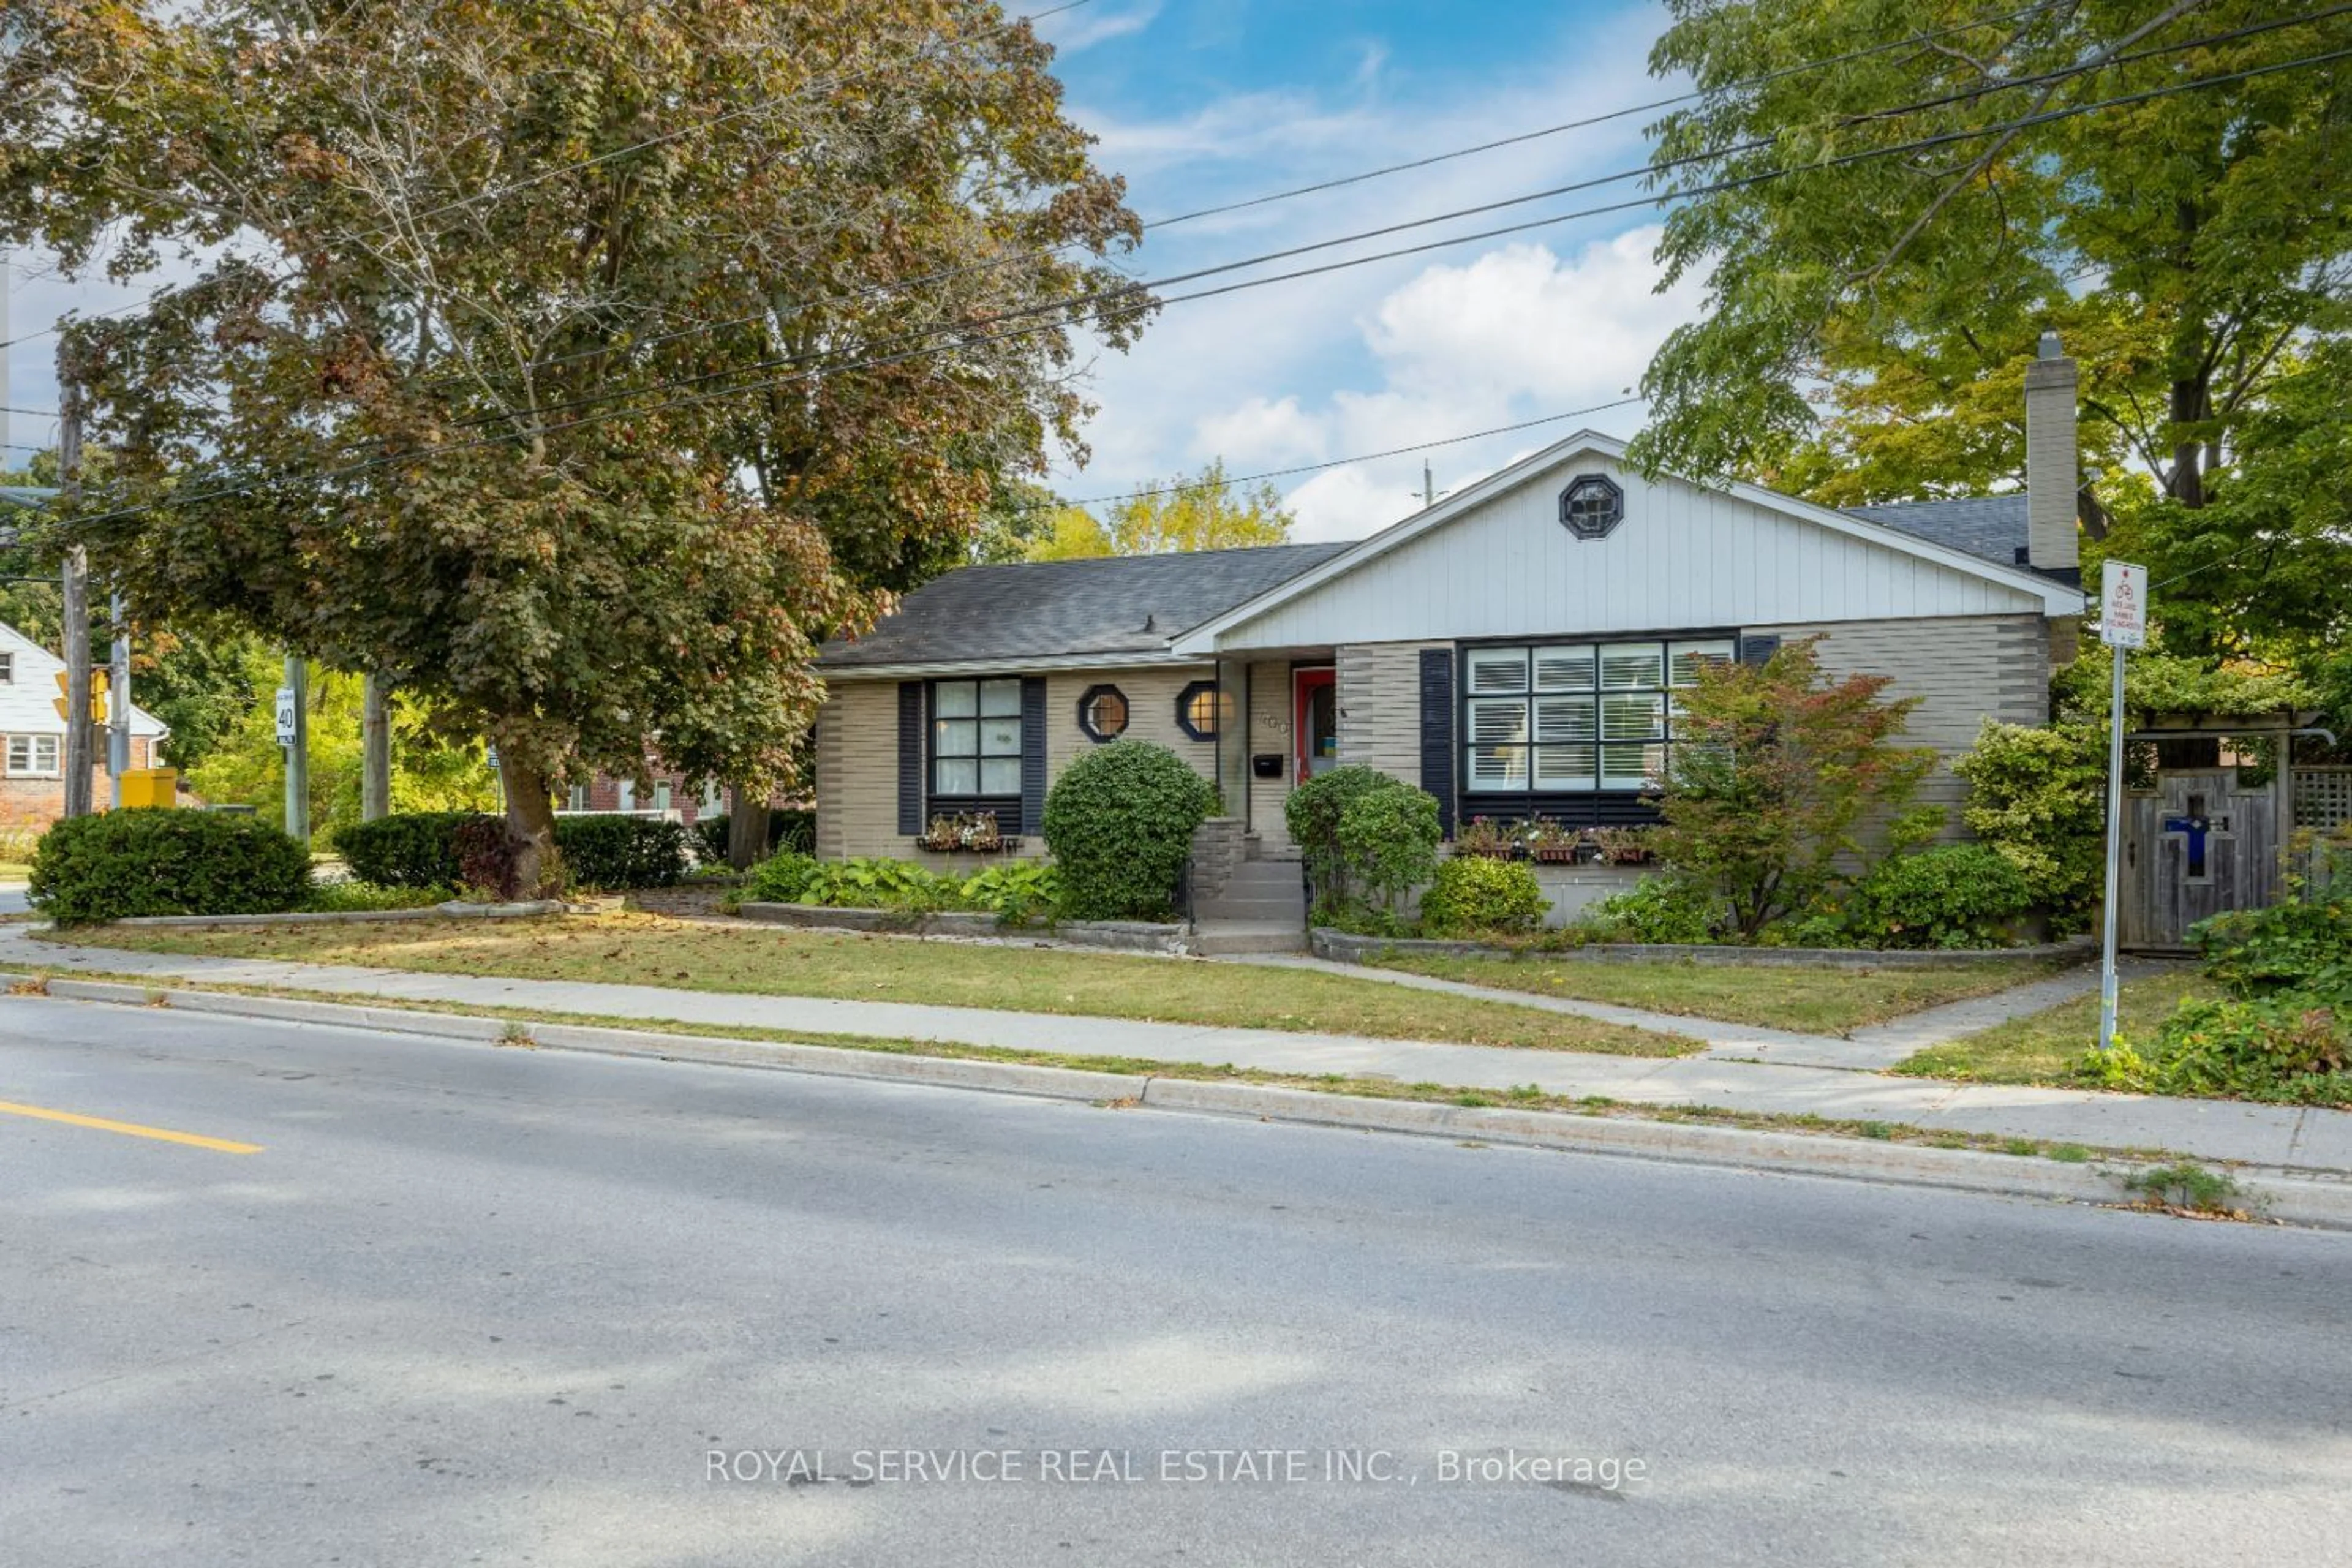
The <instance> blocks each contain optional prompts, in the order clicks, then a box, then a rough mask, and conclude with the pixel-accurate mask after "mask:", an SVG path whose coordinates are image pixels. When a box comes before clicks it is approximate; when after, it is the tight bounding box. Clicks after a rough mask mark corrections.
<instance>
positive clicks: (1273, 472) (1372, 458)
mask: <svg viewBox="0 0 2352 1568" xmlns="http://www.w3.org/2000/svg"><path fill="white" fill-rule="evenodd" d="M1641 401H1642V400H1641V399H1640V398H1638V397H1631V396H1628V397H1618V398H1612V399H1611V400H1610V401H1609V402H1607V403H1593V404H1588V405H1585V406H1584V407H1582V408H1570V409H1564V410H1562V411H1561V412H1559V413H1558V414H1546V415H1543V416H1540V417H1538V418H1534V419H1522V420H1520V421H1519V422H1518V423H1517V424H1516V425H1496V426H1490V427H1489V428H1487V429H1485V430H1473V431H1470V432H1468V433H1467V434H1466V435H1461V436H1441V437H1437V438H1436V439H1435V440H1432V441H1415V442H1413V443H1412V445H1411V446H1406V447H1390V448H1388V449H1387V450H1386V451H1384V452H1359V453H1357V454H1356V455H1355V456H1353V457H1350V458H1329V459H1328V460H1327V461H1324V462H1320V463H1300V464H1298V465H1297V466H1296V467H1295V468H1268V469H1266V470H1265V472H1263V473H1256V474H1236V475H1234V477H1233V478H1231V479H1201V480H1196V481H1194V482H1192V483H1191V484H1181V485H1157V486H1154V487H1153V488H1151V489H1142V490H1129V491H1128V492H1127V493H1126V494H1124V495H1115V496H1088V497H1087V498H1086V499H1085V500H1059V499H1056V500H1041V501H1025V502H1024V503H1023V504H1021V505H1020V506H1017V507H1014V508H1013V509H1012V510H1015V511H1044V510H1050V509H1054V508H1059V507H1066V506H1074V507H1088V506H1108V505H1109V504H1110V503H1111V502H1113V501H1123V500H1150V499H1152V498H1153V497H1156V496H1175V495H1188V494H1190V493H1191V492H1192V491H1194V490H1217V489H1230V488H1232V487H1233V486H1234V485H1254V484H1258V483H1261V482H1263V481H1264V480H1266V479H1291V478H1293V477H1295V476H1297V475H1299V474H1317V473H1321V472H1322V471H1323V470H1325V469H1327V468H1347V467H1348V466H1349V465H1350V464H1352V463H1377V462H1379V461H1381V459H1382V458H1402V457H1407V456H1410V455H1411V454H1412V453H1414V452H1428V451H1433V450H1434V449H1436V448H1437V447H1458V446H1461V445H1462V444H1463V443H1464V442H1465V441H1483V440H1485V439H1486V437H1489V436H1509V435H1514V434H1516V433H1517V432H1518V431H1521V430H1533V429H1535V428H1537V427H1538V426H1544V425H1557V424H1559V422H1560V421H1561V420H1563V419H1576V418H1580V417H1581V416H1584V415H1587V414H1600V413H1603V412H1605V411H1607V410H1609V409H1612V408H1623V407H1626V406H1627V405H1631V404H1635V403H1639V402H1641Z"/></svg>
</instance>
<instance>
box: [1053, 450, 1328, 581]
mask: <svg viewBox="0 0 2352 1568" xmlns="http://www.w3.org/2000/svg"><path fill="white" fill-rule="evenodd" d="M1296 521H1297V517H1296V516H1295V515H1294V514H1293V513H1292V512H1291V511H1290V510H1289V509H1288V508H1286V507H1285V506H1284V505H1283V504H1282V497H1281V495H1280V494H1279V493H1278V492H1277V491H1276V489H1275V488H1274V487H1273V486H1272V485H1270V484H1266V483H1264V482H1260V483H1258V484H1256V485H1253V486H1250V487H1247V488H1244V487H1242V486H1239V485H1236V484H1234V483H1232V482H1230V481H1228V480H1227V479H1226V478H1225V465H1224V461H1223V459H1222V458H1220V459H1218V460H1217V461H1215V462H1213V463H1210V464H1209V465H1208V466H1206V467H1205V468H1202V470H1201V471H1200V472H1199V473H1198V474H1193V475H1183V474H1179V475H1178V476H1177V477H1176V478H1174V479H1171V480H1169V481H1168V482H1167V483H1166V484H1164V485H1156V486H1153V487H1151V489H1150V490H1149V492H1148V493H1144V494H1139V495H1136V496H1133V497H1130V498H1129V499H1128V500H1123V501H1118V502H1116V503H1114V504H1113V505H1112V506H1111V508H1110V510H1109V511H1108V513H1106V514H1105V515H1104V516H1103V517H1100V518H1097V517H1096V516H1095V515H1094V514H1093V513H1092V512H1089V511H1087V510H1085V509H1084V508H1082V507H1075V506H1066V507H1060V508H1057V509H1055V510H1053V511H1052V512H1051V513H1050V514H1049V515H1048V518H1047V521H1046V522H1045V525H1044V526H1043V527H1041V528H1040V529H1039V530H1038V531H1037V533H1036V534H1035V536H1034V538H1032V539H1031V540H1030V542H1029V546H1028V555H1029V559H1031V560H1033V561H1074V560H1082V559H1085V558H1087V557H1088V556H1096V555H1167V554H1172V553H1174V552H1178V551H1186V550H1239V549H1244V548H1247V547H1250V546H1254V545H1261V544H1287V543H1288V542H1290V529H1291V525H1292V524H1293V523H1294V522H1296Z"/></svg>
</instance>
